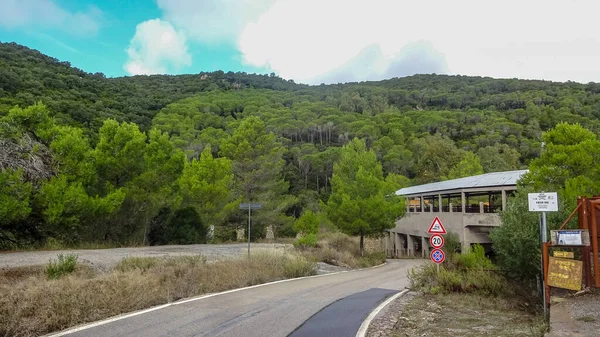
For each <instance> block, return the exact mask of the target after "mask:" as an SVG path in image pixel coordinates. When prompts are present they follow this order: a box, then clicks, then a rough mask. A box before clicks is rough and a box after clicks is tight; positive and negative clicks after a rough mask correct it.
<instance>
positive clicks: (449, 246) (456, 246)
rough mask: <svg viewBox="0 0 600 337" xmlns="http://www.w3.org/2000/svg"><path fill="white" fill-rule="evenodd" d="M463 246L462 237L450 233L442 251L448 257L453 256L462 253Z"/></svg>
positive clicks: (446, 237) (445, 237) (445, 239)
mask: <svg viewBox="0 0 600 337" xmlns="http://www.w3.org/2000/svg"><path fill="white" fill-rule="evenodd" d="M461 249H462V245H461V243H460V236H459V235H458V234H456V233H454V232H450V233H448V234H447V235H445V236H444V247H443V248H442V250H444V252H445V253H446V256H452V255H453V254H456V253H460V251H461Z"/></svg>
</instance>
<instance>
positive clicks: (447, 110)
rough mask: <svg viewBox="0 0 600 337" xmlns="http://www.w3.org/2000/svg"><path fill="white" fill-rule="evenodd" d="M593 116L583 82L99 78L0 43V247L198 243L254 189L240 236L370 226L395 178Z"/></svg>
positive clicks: (517, 156) (488, 159)
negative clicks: (248, 227)
mask: <svg viewBox="0 0 600 337" xmlns="http://www.w3.org/2000/svg"><path fill="white" fill-rule="evenodd" d="M599 117H600V84H595V83H590V84H578V83H571V82H569V83H553V82H546V81H525V80H516V79H491V78H481V77H465V76H445V75H416V76H411V77H406V78H394V79H389V80H384V81H378V82H363V83H348V84H333V85H319V86H306V85H300V84H296V83H293V81H286V80H283V79H281V78H279V77H277V76H275V75H274V74H270V75H253V74H245V73H231V72H229V73H224V72H212V73H201V74H194V75H178V76H167V75H156V76H134V77H123V78H106V77H105V76H104V75H103V74H100V73H97V74H89V73H85V72H84V71H81V70H79V69H76V68H73V67H71V66H70V65H69V63H68V62H60V61H58V60H56V59H53V58H51V57H48V56H45V55H43V54H41V53H39V52H37V51H34V50H31V49H28V48H27V47H24V46H20V45H17V44H14V43H3V44H0V143H1V145H2V146H1V150H0V168H1V169H2V171H1V173H0V200H1V202H0V247H3V248H15V247H21V246H24V245H25V246H27V245H44V244H49V243H51V244H55V243H57V244H59V245H77V244H80V243H82V242H108V243H111V244H116V245H127V244H164V243H191V242H204V241H205V240H206V229H207V227H208V226H209V225H216V226H217V230H216V231H215V239H214V240H215V241H218V240H232V239H234V238H235V233H234V228H236V226H239V225H241V226H243V224H244V221H245V218H244V214H243V213H242V212H240V211H238V207H237V206H238V204H239V203H240V202H247V201H255V202H262V203H263V204H264V207H263V210H261V211H259V212H257V214H256V221H255V226H256V230H255V231H254V234H253V236H254V235H255V236H256V237H259V236H262V235H264V230H263V227H264V226H266V225H274V226H275V227H276V231H277V235H294V234H295V228H299V227H298V226H293V223H294V222H295V221H296V219H297V218H299V217H300V216H301V214H303V213H304V212H305V211H306V210H310V211H311V212H313V213H315V214H316V217H315V219H317V220H315V221H318V222H319V223H320V224H321V225H328V224H329V223H330V222H333V225H335V226H337V227H339V228H340V229H342V230H343V231H344V232H346V233H349V234H353V235H357V234H360V235H369V234H373V233H377V232H380V231H381V230H382V229H384V228H385V227H386V226H389V225H391V223H392V221H391V220H393V218H394V217H396V216H401V215H402V211H403V209H404V207H402V204H401V201H399V200H395V199H394V198H387V197H386V196H387V195H389V193H391V192H392V191H394V190H395V189H397V188H400V187H403V186H407V185H409V184H415V183H427V182H432V181H439V180H444V179H452V178H458V177H463V176H467V175H472V174H480V173H483V172H490V171H502V170H512V169H519V168H525V167H527V166H528V165H529V164H530V163H531V162H532V160H535V159H536V158H538V157H539V156H540V151H541V149H542V144H541V142H542V134H543V132H545V131H547V130H550V129H552V128H554V127H556V126H557V125H558V124H559V123H561V122H568V123H580V124H581V125H583V126H584V127H585V128H586V129H588V130H591V131H592V132H593V133H597V132H598V131H599V130H600V121H599ZM340 163H345V164H344V165H341V164H340ZM336 177H337V178H336ZM330 195H331V196H332V197H331V198H330ZM381 210H386V211H385V212H381ZM381 213H393V214H388V215H386V216H385V217H384V216H381ZM352 219H353V220H352ZM318 227H319V226H316V228H318ZM311 228H313V227H311ZM304 234H310V233H304Z"/></svg>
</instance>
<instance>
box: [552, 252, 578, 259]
mask: <svg viewBox="0 0 600 337" xmlns="http://www.w3.org/2000/svg"><path fill="white" fill-rule="evenodd" d="M554 257H562V258H564V259H574V258H575V253H573V252H559V251H555V252H554Z"/></svg>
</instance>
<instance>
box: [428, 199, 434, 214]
mask: <svg viewBox="0 0 600 337" xmlns="http://www.w3.org/2000/svg"><path fill="white" fill-rule="evenodd" d="M434 201H435V199H433V198H431V202H430V203H429V212H430V213H431V212H433V205H435V202H434Z"/></svg>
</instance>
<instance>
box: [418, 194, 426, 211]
mask: <svg viewBox="0 0 600 337" xmlns="http://www.w3.org/2000/svg"><path fill="white" fill-rule="evenodd" d="M419 200H420V201H421V213H423V212H425V210H424V207H423V205H424V204H425V203H424V202H423V201H424V200H423V196H420V197H419Z"/></svg>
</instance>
